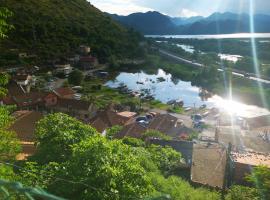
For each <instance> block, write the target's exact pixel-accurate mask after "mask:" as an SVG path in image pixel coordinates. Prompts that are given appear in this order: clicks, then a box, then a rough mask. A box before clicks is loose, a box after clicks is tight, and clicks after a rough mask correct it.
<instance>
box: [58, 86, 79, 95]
mask: <svg viewBox="0 0 270 200" xmlns="http://www.w3.org/2000/svg"><path fill="white" fill-rule="evenodd" d="M54 92H55V94H56V95H58V96H60V97H64V96H67V95H74V94H75V91H74V90H73V89H72V88H70V87H62V88H58V89H56V90H54Z"/></svg>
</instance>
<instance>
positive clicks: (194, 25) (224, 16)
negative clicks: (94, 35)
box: [108, 11, 270, 35]
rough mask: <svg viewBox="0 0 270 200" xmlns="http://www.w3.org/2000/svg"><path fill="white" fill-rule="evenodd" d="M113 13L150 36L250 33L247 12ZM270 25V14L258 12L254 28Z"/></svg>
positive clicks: (269, 29) (265, 28)
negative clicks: (205, 14) (193, 14)
mask: <svg viewBox="0 0 270 200" xmlns="http://www.w3.org/2000/svg"><path fill="white" fill-rule="evenodd" d="M108 15H110V14H108ZM110 16H111V17H112V18H113V19H115V20H116V21H119V22H120V23H122V24H123V25H125V26H128V27H132V28H134V29H135V30H137V31H139V32H141V33H142V34H146V35H161V34H170V35H176V34H193V35H196V34H231V33H243V32H250V22H249V20H250V17H249V15H248V14H246V13H242V14H236V13H232V12H225V13H220V12H215V13H213V14H212V15H210V16H208V17H202V16H196V17H190V18H181V17H180V18H179V17H170V16H168V15H164V14H161V13H159V12H156V11H149V12H146V13H133V14H130V15H128V16H119V15H110ZM149 16H151V23H145V22H147V21H148V20H149ZM155 16H158V17H155ZM134 23H136V25H134ZM266 24H270V15H265V14H256V15H254V30H255V32H256V33H266V32H270V27H268V26H266Z"/></svg>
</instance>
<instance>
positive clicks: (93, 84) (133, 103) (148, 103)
mask: <svg viewBox="0 0 270 200" xmlns="http://www.w3.org/2000/svg"><path fill="white" fill-rule="evenodd" d="M104 83H105V80H101V79H97V78H90V79H88V78H86V80H85V81H84V82H83V83H82V87H83V89H82V94H83V99H84V100H86V101H90V102H94V103H95V104H96V105H97V106H98V108H100V109H104V108H106V107H107V106H109V105H111V104H115V105H119V106H121V107H123V106H129V107H130V108H131V111H137V112H141V111H143V110H144V108H151V109H153V108H158V109H162V110H168V109H169V108H171V106H169V105H166V104H164V103H162V102H160V101H157V100H143V99H139V98H138V97H131V96H130V95H128V94H123V93H121V92H120V91H119V90H117V89H112V88H109V87H107V86H104Z"/></svg>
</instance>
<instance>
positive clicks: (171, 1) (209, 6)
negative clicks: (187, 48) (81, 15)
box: [89, 0, 270, 17]
mask: <svg viewBox="0 0 270 200" xmlns="http://www.w3.org/2000/svg"><path fill="white" fill-rule="evenodd" d="M89 1H90V2H91V3H92V4H93V5H94V6H96V7H97V8H99V9H100V10H102V11H104V12H109V13H116V14H121V15H128V14H130V13H134V12H147V11H153V10H155V11H159V12H161V13H163V14H167V15H170V16H181V17H191V16H196V15H202V16H208V15H210V14H212V13H213V12H217V11H218V12H226V11H230V12H239V13H243V12H245V13H248V12H249V3H250V1H252V0H89ZM253 1H254V4H255V7H254V11H255V13H261V14H269V15H270V0H253Z"/></svg>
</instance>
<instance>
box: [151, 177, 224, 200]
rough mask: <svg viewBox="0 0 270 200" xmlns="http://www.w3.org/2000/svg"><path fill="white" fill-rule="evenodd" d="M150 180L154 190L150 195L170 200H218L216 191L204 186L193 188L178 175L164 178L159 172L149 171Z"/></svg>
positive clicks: (218, 196) (218, 195)
mask: <svg viewBox="0 0 270 200" xmlns="http://www.w3.org/2000/svg"><path fill="white" fill-rule="evenodd" d="M149 176H150V178H151V182H152V184H153V187H154V188H155V192H153V193H152V195H151V196H155V197H158V196H166V197H167V198H161V199H162V200H165V199H172V200H186V199H188V200H206V199H207V200H220V199H221V197H220V194H219V193H218V192H214V191H210V190H208V189H205V188H199V187H198V188H196V189H195V188H194V187H192V186H191V185H190V184H189V183H188V182H187V181H184V180H183V179H181V178H180V177H177V176H170V177H168V178H165V177H164V176H163V175H161V174H159V173H150V174H149Z"/></svg>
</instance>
